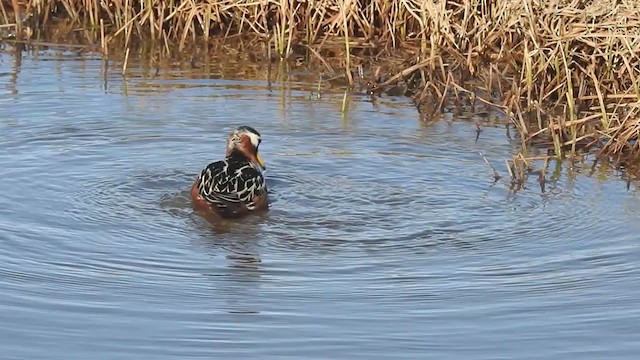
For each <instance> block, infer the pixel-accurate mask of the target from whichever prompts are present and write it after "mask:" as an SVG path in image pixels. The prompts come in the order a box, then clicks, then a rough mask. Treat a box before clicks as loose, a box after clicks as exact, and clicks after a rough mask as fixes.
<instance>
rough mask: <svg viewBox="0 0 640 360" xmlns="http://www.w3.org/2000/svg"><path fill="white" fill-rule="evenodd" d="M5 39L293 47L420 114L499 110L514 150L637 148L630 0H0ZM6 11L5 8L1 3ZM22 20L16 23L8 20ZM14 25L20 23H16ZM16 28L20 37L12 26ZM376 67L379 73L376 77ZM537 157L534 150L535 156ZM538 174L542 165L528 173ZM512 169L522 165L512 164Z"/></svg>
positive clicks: (638, 10) (639, 68)
mask: <svg viewBox="0 0 640 360" xmlns="http://www.w3.org/2000/svg"><path fill="white" fill-rule="evenodd" d="M2 4H3V7H2V9H1V10H2V14H1V15H2V16H3V21H4V22H5V23H7V24H9V23H13V24H15V25H16V26H15V27H16V29H18V37H20V36H31V38H38V37H46V35H47V31H45V29H47V27H48V26H51V25H53V24H56V23H57V24H60V23H64V24H66V25H67V29H68V33H73V34H76V35H78V34H80V35H81V36H82V37H84V38H85V39H86V40H87V41H89V42H91V43H93V44H99V48H100V49H101V50H102V52H103V53H105V54H108V56H113V55H115V54H114V53H115V52H116V51H114V50H113V48H114V46H115V48H116V50H118V49H119V50H120V51H119V53H126V57H127V58H128V56H129V52H130V49H132V48H135V47H136V46H140V45H142V44H147V45H148V44H153V46H152V47H153V48H155V49H157V50H156V51H158V52H159V53H163V54H170V53H181V52H184V51H185V49H189V48H193V47H194V46H196V47H197V46H201V45H202V46H207V44H208V43H209V42H211V41H213V40H214V39H226V40H228V41H237V40H240V39H243V40H244V39H251V43H252V44H253V45H254V47H255V48H256V49H258V50H257V51H258V52H260V51H261V52H262V53H263V54H266V55H265V56H266V57H268V58H269V59H272V60H274V61H284V62H286V61H291V60H292V59H299V58H303V59H306V60H307V61H315V62H318V63H319V64H320V65H321V66H322V67H324V68H325V72H326V73H328V74H330V75H334V76H342V77H344V80H345V84H346V85H349V86H350V87H351V88H352V89H364V90H365V91H367V92H369V93H371V94H377V93H380V92H383V91H389V89H390V88H393V89H396V90H397V89H400V91H399V93H401V94H404V95H408V96H412V97H413V98H414V99H415V103H416V105H417V108H418V110H419V112H420V114H421V116H422V118H423V119H424V120H425V121H428V120H430V119H432V118H437V116H438V114H439V113H440V112H441V110H442V109H443V106H445V104H457V103H459V102H465V103H467V104H470V105H472V106H473V105H474V104H482V105H483V106H490V107H494V108H496V109H499V110H501V111H503V112H504V114H505V116H506V117H507V118H508V119H509V122H510V123H511V124H512V125H513V126H515V127H516V128H517V130H518V133H519V136H520V138H521V141H522V150H521V153H520V154H518V155H517V156H516V157H515V158H514V159H513V161H512V164H511V165H510V168H511V170H512V177H513V178H514V179H517V178H518V177H519V176H518V175H517V174H519V173H522V174H524V173H526V170H527V168H528V167H529V160H528V159H531V157H529V156H528V149H530V148H531V146H543V147H546V148H548V149H549V156H551V157H565V156H576V155H579V154H584V153H594V152H595V153H597V154H598V155H600V156H602V157H607V158H608V159H609V160H614V161H616V162H617V163H619V164H623V165H626V166H629V165H631V164H633V163H634V162H635V160H636V159H638V157H639V156H640V144H639V143H638V136H639V133H640V102H639V99H640V82H639V81H640V80H639V76H640V4H639V3H638V2H637V1H635V0H617V1H609V0H495V1H486V0H458V1H451V0H424V1H422V0H398V1H389V0H307V1H301V0H220V1H215V0H209V1H205V0H166V1H150V0H73V1H72V0H28V1H27V0H23V1H18V0H11V1H8V0H2ZM14 8H19V11H18V12H19V13H20V15H16V16H15V17H11V16H10V15H9V14H10V13H11V11H12V9H14ZM16 22H17V23H23V24H22V28H19V24H17V23H16ZM24 29H28V30H29V31H25V30H24ZM25 34H26V35H25ZM387 74H390V75H387ZM545 164H546V161H545ZM542 171H543V172H544V170H542ZM523 176H524V175H523Z"/></svg>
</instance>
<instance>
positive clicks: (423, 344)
mask: <svg viewBox="0 0 640 360" xmlns="http://www.w3.org/2000/svg"><path fill="white" fill-rule="evenodd" d="M23 55H24V56H23V58H22V59H21V61H20V62H17V61H16V60H17V59H16V57H15V56H14V54H13V53H12V52H11V49H10V48H7V49H5V51H3V52H0V82H1V83H2V86H0V106H1V108H2V116H1V117H0V129H1V132H0V172H1V174H2V176H0V294H1V295H0V324H2V326H0V358H2V359H88V358H91V359H154V360H156V359H174V358H180V359H184V358H207V359H210V358H223V359H236V358H237V359H246V358H252V359H253V358H255V359H284V358H295V359H298V358H304V359H581V360H582V359H603V358H607V359H632V358H633V359H635V356H637V354H638V353H639V352H640V325H639V324H640V306H638V304H640V270H639V265H638V264H639V260H640V236H638V230H639V229H640V225H639V224H640V222H639V220H640V211H639V210H640V202H639V201H640V198H639V195H638V189H637V183H635V182H631V183H629V184H628V183H627V181H625V180H624V179H623V174H620V173H618V172H616V171H615V170H613V169H611V168H607V167H606V166H600V165H597V166H596V167H595V168H594V169H592V163H590V162H585V163H574V164H571V163H570V162H564V163H561V164H557V166H558V171H557V172H555V173H554V169H555V167H556V163H555V162H553V161H552V162H551V165H550V166H551V167H550V170H549V173H548V175H547V178H548V182H547V184H546V188H545V190H544V192H543V191H542V190H541V189H540V187H539V186H538V182H537V176H532V177H531V178H530V179H529V180H528V181H527V184H526V188H525V189H522V190H520V191H518V192H513V191H511V190H510V187H509V179H508V176H507V171H506V165H505V162H504V160H505V159H510V158H511V157H512V156H513V154H515V153H516V152H517V151H518V145H517V142H515V141H511V140H509V138H508V137H507V136H506V134H505V128H504V123H505V120H503V119H502V118H501V117H500V116H499V115H498V114H492V113H488V116H487V114H484V115H483V116H476V115H474V114H473V113H466V112H463V113H462V114H458V115H453V114H452V113H448V114H445V117H444V118H443V119H441V120H439V121H437V122H434V123H430V124H425V123H423V122H421V121H420V120H419V116H418V115H417V113H416V110H415V108H414V107H413V105H412V104H411V102H410V100H409V99H406V98H401V97H399V98H391V97H383V98H380V99H378V100H377V101H376V102H372V101H371V100H370V99H369V98H368V97H366V96H358V95H354V96H352V97H351V98H350V102H349V105H348V107H347V110H348V111H347V112H346V113H345V114H343V113H341V107H342V100H343V95H342V93H341V91H340V89H329V88H326V90H324V91H325V92H324V93H323V94H322V96H321V97H320V98H319V99H318V98H317V97H316V96H312V95H311V92H312V91H315V89H316V87H317V82H316V81H315V80H313V79H309V78H308V77H304V76H300V77H295V76H294V77H291V78H290V79H288V80H287V81H284V82H281V81H274V83H272V84H269V82H268V78H267V72H266V68H263V67H259V68H257V69H255V71H254V72H251V74H253V76H252V77H251V79H249V78H248V77H247V78H246V79H243V78H239V77H237V76H236V77H234V76H231V75H232V73H233V72H232V71H229V70H228V68H225V69H226V70H224V71H223V70H220V69H221V68H213V69H203V68H199V69H181V68H174V69H162V70H161V71H160V72H159V73H158V74H157V75H156V74H154V72H153V71H147V70H145V68H144V67H143V66H142V63H143V62H137V61H136V60H135V59H133V60H132V62H131V64H129V70H128V74H127V77H126V78H123V77H122V75H121V73H120V72H121V70H120V65H119V64H117V63H110V64H108V65H107V66H105V64H103V63H102V62H101V60H100V57H99V56H95V55H91V54H88V53H84V54H79V53H77V52H72V51H54V50H50V51H43V52H32V53H24V54H23ZM105 69H106V70H107V71H106V73H105ZM236 72H237V71H236ZM244 73H247V72H244ZM476 123H479V124H480V125H481V128H482V132H481V134H480V137H479V138H478V140H477V141H476ZM243 124H244V125H251V126H253V127H255V128H256V129H258V131H260V132H261V134H262V137H263V143H262V146H261V152H262V155H263V158H264V159H265V161H266V163H267V166H268V169H267V178H268V183H269V186H270V188H271V190H272V193H271V210H270V211H269V212H268V214H266V215H264V216H252V217H250V218H247V219H244V220H241V221H226V222H223V223H217V224H210V223H208V222H207V221H205V220H204V219H202V218H200V217H198V216H197V215H195V214H194V213H193V211H192V210H191V207H190V202H189V198H188V188H189V186H190V185H191V182H192V181H193V179H194V178H195V176H196V175H197V173H198V172H199V171H200V170H201V169H202V167H203V166H205V165H206V164H207V163H209V162H211V161H213V160H217V159H219V158H220V157H221V156H222V155H223V153H224V142H225V139H226V136H227V134H228V132H229V131H230V130H231V129H232V128H233V127H235V126H238V125H243ZM479 151H481V152H482V153H483V154H484V155H485V156H486V157H487V159H488V161H489V162H491V163H492V164H493V165H494V166H495V167H496V168H497V170H498V171H499V172H500V173H501V174H502V175H503V178H502V179H500V180H499V181H498V182H497V183H495V184H494V181H493V176H492V171H491V169H490V168H489V167H488V166H487V164H486V163H485V162H484V161H483V160H482V158H481V157H480V155H479V154H478V152H479ZM554 176H555V177H554Z"/></svg>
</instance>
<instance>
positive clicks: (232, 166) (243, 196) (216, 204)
mask: <svg viewBox="0 0 640 360" xmlns="http://www.w3.org/2000/svg"><path fill="white" fill-rule="evenodd" d="M261 142H262V138H261V136H260V133H259V132H258V131H257V130H256V129H254V128H253V127H251V126H246V125H242V126H239V127H237V128H235V129H234V130H233V131H232V132H231V133H230V134H229V137H228V138H227V147H226V154H225V158H224V160H219V161H215V162H212V163H210V164H208V165H207V166H206V167H205V168H204V169H202V171H201V172H200V174H199V175H198V177H197V178H196V180H195V181H194V182H193V185H192V186H191V199H192V203H193V207H194V209H195V210H197V211H200V212H204V213H205V215H214V216H219V217H221V218H239V217H243V216H245V215H248V214H250V213H255V212H259V211H262V210H267V209H268V208H269V203H268V189H267V184H266V180H265V175H264V171H265V170H266V166H265V164H264V161H263V160H262V157H261V156H260V154H259V153H258V147H260V143H261Z"/></svg>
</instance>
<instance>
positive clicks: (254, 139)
mask: <svg viewBox="0 0 640 360" xmlns="http://www.w3.org/2000/svg"><path fill="white" fill-rule="evenodd" d="M246 135H247V136H248V137H249V139H251V144H253V147H254V148H256V149H257V148H258V145H260V137H259V136H258V135H256V134H254V133H250V132H247V133H246Z"/></svg>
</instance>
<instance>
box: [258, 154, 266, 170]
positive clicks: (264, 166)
mask: <svg viewBox="0 0 640 360" xmlns="http://www.w3.org/2000/svg"><path fill="white" fill-rule="evenodd" d="M256 160H258V165H260V167H262V168H263V169H266V168H267V166H266V165H265V164H264V160H262V156H260V154H259V153H256Z"/></svg>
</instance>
